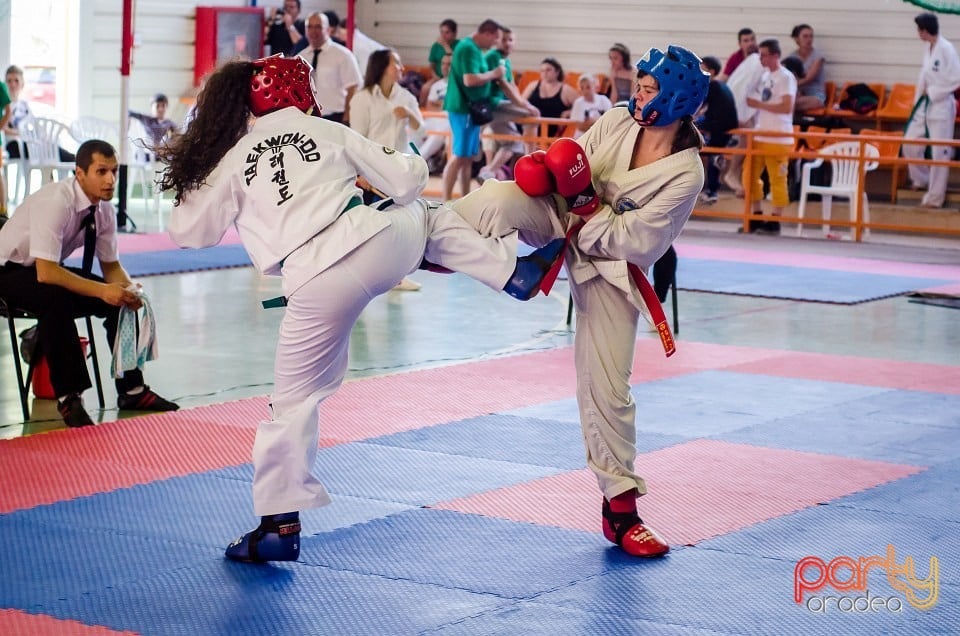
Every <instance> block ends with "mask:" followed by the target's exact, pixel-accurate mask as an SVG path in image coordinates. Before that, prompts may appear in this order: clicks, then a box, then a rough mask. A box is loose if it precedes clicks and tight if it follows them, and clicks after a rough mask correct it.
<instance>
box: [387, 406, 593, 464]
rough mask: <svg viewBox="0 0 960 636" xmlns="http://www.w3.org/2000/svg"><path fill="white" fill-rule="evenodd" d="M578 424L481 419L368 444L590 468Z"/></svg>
mask: <svg viewBox="0 0 960 636" xmlns="http://www.w3.org/2000/svg"><path fill="white" fill-rule="evenodd" d="M582 439H583V437H582V433H581V432H580V424H579V423H577V422H570V421H567V422H561V421H557V420H545V419H539V418H535V417H518V416H516V415H499V414H493V415H483V416H480V417H472V418H469V419H466V420H461V421H459V422H451V423H449V424H438V425H436V426H428V427H425V428H418V429H416V430H413V431H404V432H402V433H395V434H393V435H387V436H385V437H378V438H375V439H372V440H369V443H371V444H383V445H384V446H396V447H399V448H412V449H417V450H424V451H431V452H434V453H445V454H448V455H464V456H467V457H478V458H484V459H493V460H497V461H504V462H514V463H517V464H532V465H534V466H547V467H550V468H558V469H562V470H578V469H580V468H584V467H586V461H585V460H584V457H583V443H582V441H581V440H582Z"/></svg>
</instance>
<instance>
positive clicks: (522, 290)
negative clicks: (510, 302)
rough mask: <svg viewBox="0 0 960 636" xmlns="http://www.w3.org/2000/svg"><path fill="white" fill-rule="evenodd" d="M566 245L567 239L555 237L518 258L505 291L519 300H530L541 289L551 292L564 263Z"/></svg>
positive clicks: (545, 292)
mask: <svg viewBox="0 0 960 636" xmlns="http://www.w3.org/2000/svg"><path fill="white" fill-rule="evenodd" d="M564 245H566V239H562V238H558V239H554V240H552V241H550V242H549V243H547V244H546V245H544V246H543V247H540V248H537V249H536V250H534V251H533V252H531V253H530V254H529V255H527V256H521V257H520V258H518V259H517V266H516V268H515V269H514V270H513V276H511V277H510V280H508V281H507V284H506V285H504V287H503V291H505V292H507V293H508V294H510V295H511V296H513V297H514V298H517V299H519V300H530V299H531V298H533V297H534V296H536V295H537V293H539V292H540V291H541V290H542V291H543V293H544V294H548V293H550V289H551V288H552V287H553V283H554V281H555V280H556V279H557V274H558V273H559V272H560V266H561V265H562V264H563V247H564Z"/></svg>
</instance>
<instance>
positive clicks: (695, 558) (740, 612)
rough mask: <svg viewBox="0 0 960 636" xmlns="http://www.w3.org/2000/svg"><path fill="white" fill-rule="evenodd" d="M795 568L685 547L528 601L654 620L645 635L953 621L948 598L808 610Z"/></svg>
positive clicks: (921, 628)
mask: <svg viewBox="0 0 960 636" xmlns="http://www.w3.org/2000/svg"><path fill="white" fill-rule="evenodd" d="M780 532H782V533H784V534H785V535H786V536H788V537H790V538H792V539H795V540H796V541H797V543H798V545H803V538H804V537H805V536H807V535H808V534H812V532H810V533H807V532H800V531H799V529H798V528H797V527H796V526H793V527H786V526H785V527H783V528H781V529H780ZM734 536H736V535H734ZM804 552H806V554H810V552H808V551H806V550H804ZM794 566H795V561H794V560H787V559H780V558H776V557H766V556H757V555H754V554H750V553H744V552H733V551H720V550H719V549H702V548H688V549H684V550H678V551H675V552H673V553H671V554H670V555H668V556H667V558H665V559H662V560H660V561H654V562H650V563H640V564H636V565H635V566H634V567H629V568H622V569H619V570H615V571H611V572H607V573H605V574H603V575H601V576H597V577H592V578H590V579H586V580H584V581H579V582H577V583H574V584H571V585H569V586H567V587H565V588H561V589H558V590H557V591H555V592H550V593H547V594H543V595H541V596H539V597H538V598H537V599H536V600H535V602H536V603H538V604H546V605H554V606H559V607H562V608H564V609H576V610H580V611H582V612H593V613H596V614H598V615H607V616H610V615H619V616H624V617H626V618H628V619H631V620H648V621H653V622H655V623H657V626H654V627H653V628H652V629H651V630H650V633H659V632H658V631H657V628H658V626H659V625H660V624H670V625H685V626H688V627H690V628H697V629H703V630H715V631H717V632H720V633H734V634H744V633H749V634H771V635H777V636H787V635H793V634H796V635H798V636H800V635H803V636H806V635H808V634H845V635H847V634H864V635H873V634H880V633H884V634H887V633H889V634H932V633H949V631H950V629H952V628H951V627H950V626H951V625H952V626H956V625H957V624H958V623H957V619H958V605H957V603H956V602H955V599H953V600H951V602H949V603H944V604H943V605H942V606H937V607H934V608H933V609H932V610H929V611H926V612H921V611H918V610H915V609H914V608H912V607H909V606H908V607H907V608H905V609H903V611H902V613H889V612H882V613H880V612H878V613H871V612H866V613H856V614H854V613H848V612H842V611H837V610H836V609H834V610H833V611H828V612H826V613H820V612H815V611H811V610H809V609H807V607H805V606H804V605H800V604H797V603H795V602H794V600H793V592H794V590H793V576H794ZM954 592H955V590H953V589H951V590H949V592H947V591H946V590H945V591H944V592H943V595H944V596H947V597H953V596H954ZM878 593H879V590H878V591H877V592H876V593H875V594H878ZM638 633H643V632H638Z"/></svg>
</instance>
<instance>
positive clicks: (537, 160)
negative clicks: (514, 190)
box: [513, 150, 557, 197]
mask: <svg viewBox="0 0 960 636" xmlns="http://www.w3.org/2000/svg"><path fill="white" fill-rule="evenodd" d="M546 156H547V153H545V152H544V151H542V150H537V151H536V152H532V153H530V154H529V155H524V156H522V157H520V158H519V159H517V163H516V165H515V166H514V167H513V178H514V180H515V181H516V182H517V185H518V186H520V189H521V190H523V192H524V193H525V194H526V195H527V196H531V197H545V196H547V195H548V194H552V193H554V192H556V191H557V187H556V184H555V183H554V182H553V177H552V176H551V175H550V171H549V170H547V167H546V166H545V165H544V163H543V160H544V157H546Z"/></svg>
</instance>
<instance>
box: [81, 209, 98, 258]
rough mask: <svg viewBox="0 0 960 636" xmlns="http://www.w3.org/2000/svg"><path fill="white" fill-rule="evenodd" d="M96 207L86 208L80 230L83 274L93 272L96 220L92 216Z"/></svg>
mask: <svg viewBox="0 0 960 636" xmlns="http://www.w3.org/2000/svg"><path fill="white" fill-rule="evenodd" d="M96 211H97V206H95V205H91V206H90V207H89V208H87V216H85V217H83V221H82V222H81V223H80V228H81V229H83V263H82V264H81V267H82V268H83V273H84V274H89V273H90V272H92V271H93V254H94V252H95V251H96V247H97V220H96V217H95V216H94V214H95V213H96Z"/></svg>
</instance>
